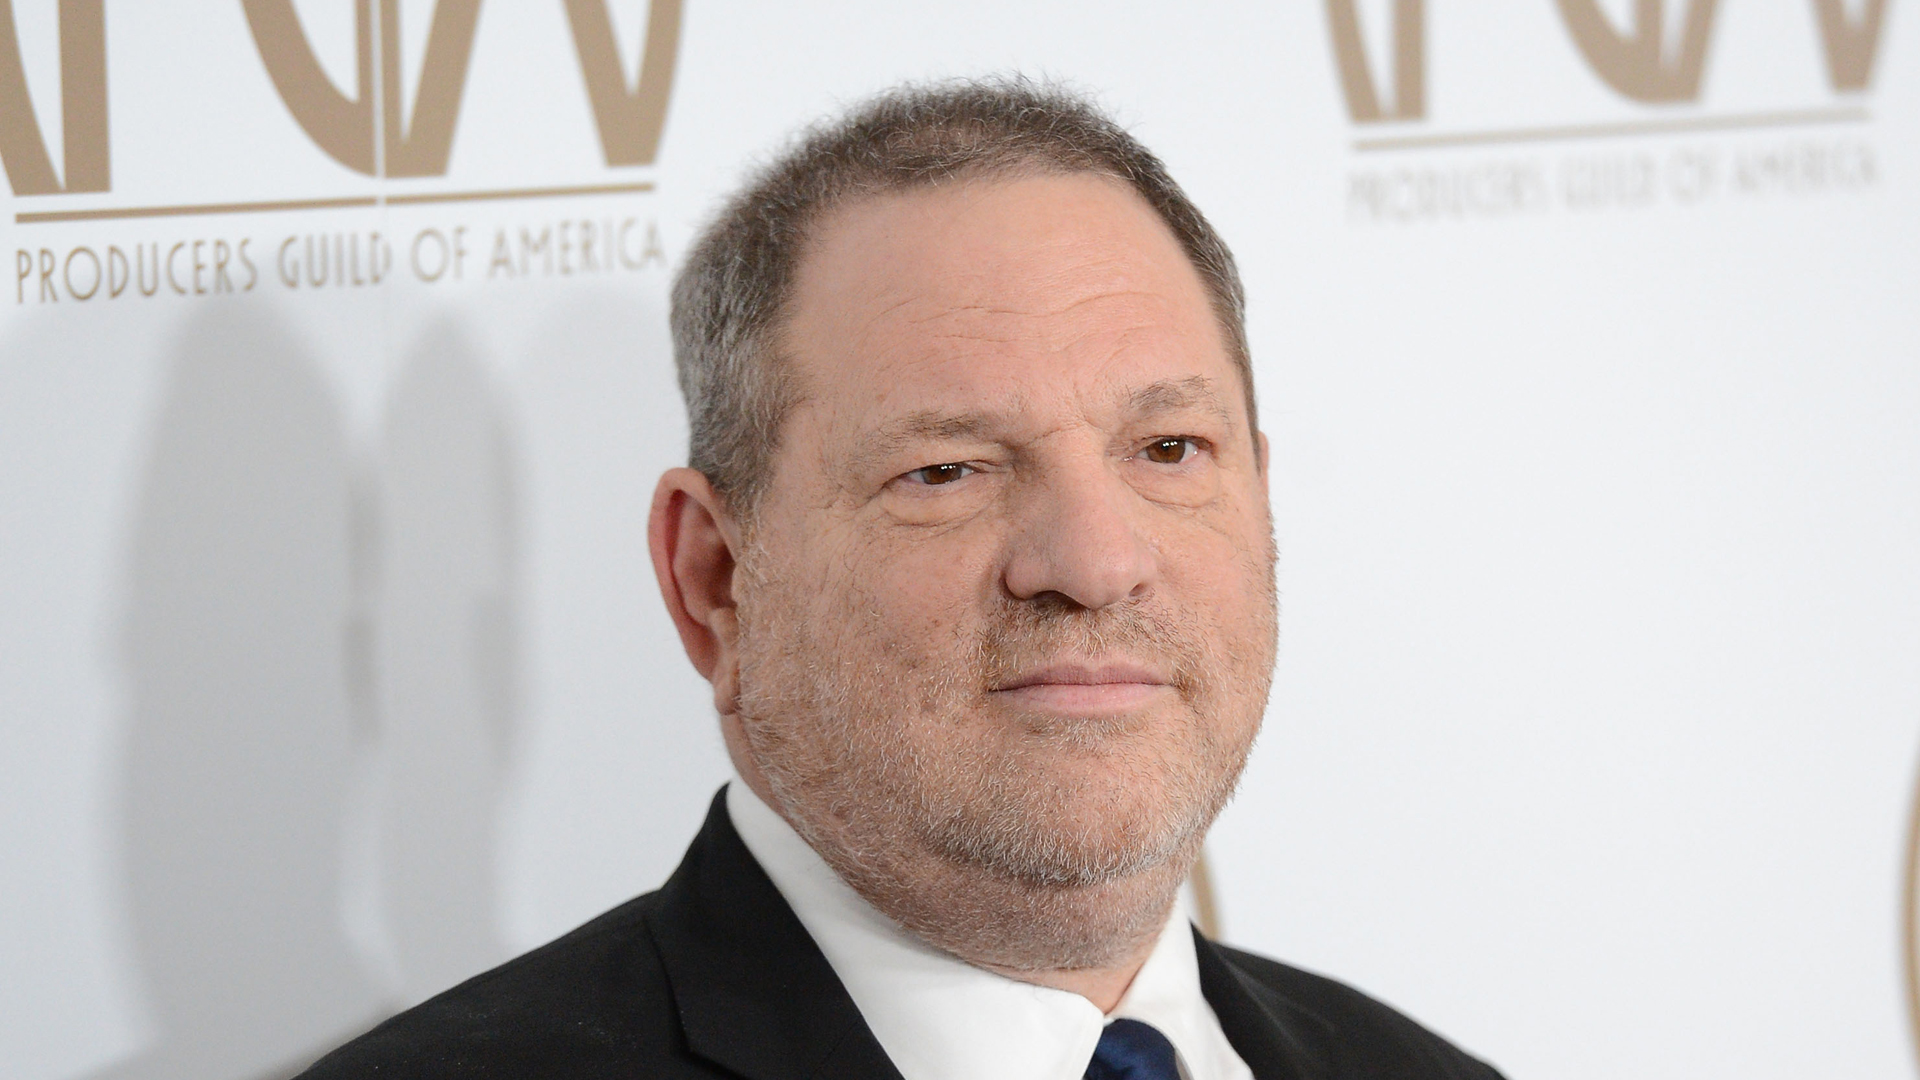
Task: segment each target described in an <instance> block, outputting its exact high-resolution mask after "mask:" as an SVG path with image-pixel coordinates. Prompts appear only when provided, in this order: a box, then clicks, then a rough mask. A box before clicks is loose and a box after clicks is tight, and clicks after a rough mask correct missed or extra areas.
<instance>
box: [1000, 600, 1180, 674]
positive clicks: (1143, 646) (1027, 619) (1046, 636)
mask: <svg viewBox="0 0 1920 1080" xmlns="http://www.w3.org/2000/svg"><path fill="white" fill-rule="evenodd" d="M1199 630H1200V627H1199V625H1198V624H1197V622H1196V621H1195V620H1194V619H1193V618H1192V617H1191V616H1187V615H1183V614H1180V613H1177V612H1172V611H1168V610H1166V609H1165V608H1163V607H1160V606H1157V605H1154V604H1152V603H1150V602H1147V601H1126V602H1123V603H1120V604H1115V605H1111V606H1109V607H1103V608H1098V609H1092V608H1085V607H1081V606H1080V605H1078V604H1076V603H1074V602H1073V601H1071V600H1068V599H1066V598H1065V597H1058V596H1057V594H1048V595H1046V596H1042V597H1037V598H1035V599H1033V600H1027V601H1014V600H1007V601H1004V602H1003V603H1001V604H1000V605H999V606H998V607H996V608H995V609H994V611H992V612H991V613H990V614H989V615H988V617H987V618H986V620H985V625H984V626H983V627H982V628H981V630H980V632H979V635H978V637H977V638H976V639H975V642H974V646H973V664H972V668H973V670H972V672H970V674H971V675H975V676H979V677H982V678H984V680H985V681H984V683H983V685H994V684H997V683H1000V682H1005V681H1007V680H1009V679H1012V678H1014V677H1016V676H1018V675H1020V674H1022V673H1023V672H1027V671H1031V670H1033V669H1034V668H1036V667H1040V666H1042V665H1045V664H1049V663H1054V662H1058V661H1060V660H1063V659H1068V658H1074V659H1087V658H1099V657H1127V658H1130V659H1135V660H1142V661H1151V662H1152V663H1154V664H1155V665H1157V666H1159V667H1162V668H1164V669H1165V670H1166V672H1167V674H1168V682H1169V685H1171V686H1172V687H1173V688H1174V689H1175V690H1176V691H1178V692H1179V693H1180V694H1182V695H1183V696H1184V695H1187V694H1189V693H1190V692H1192V691H1194V690H1196V689H1198V688H1199V686H1200V683H1201V682H1202V681H1203V678H1204V674H1203V673H1204V672H1205V671H1206V670H1207V666H1208V665H1207V660H1208V653H1209V649H1208V647H1207V645H1206V643H1205V642H1206V639H1205V637H1204V636H1203V635H1202V634H1201V633H1200V632H1199Z"/></svg>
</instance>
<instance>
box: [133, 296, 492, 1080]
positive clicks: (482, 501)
mask: <svg viewBox="0 0 1920 1080" xmlns="http://www.w3.org/2000/svg"><path fill="white" fill-rule="evenodd" d="M458 346H459V343H458V342H457V340H455V339H453V338H452V337H451V336H450V335H447V334H441V335H439V336H437V337H435V338H432V339H430V340H429V341H427V342H426V343H425V344H424V345H423V346H422V349H421V350H420V351H419V353H418V354H417V355H416V357H415V358H414V361H413V363H412V364H411V365H410V366H409V368H408V371H407V374H406V375H405V376H404V377H403V378H402V380H401V382H400V384H399V386H398V388H397V391H396V394H395V396H394V410H393V412H392V414H391V416H390V419H389V422H388V424H387V428H386V432H385V439H384V442H385V450H384V452H383V453H382V456H381V458H380V460H379V462H378V464H377V466H376V469H375V473H376V475H377V477H378V479H377V480H375V481H373V482H372V483H371V484H367V485H364V486H362V488H361V496H360V497H359V498H356V496H355V486H356V485H355V481H354V479H353V473H354V470H353V466H352V455H351V452H350V449H349V447H348V445H347V440H346V436H345V434H344V425H343V422H342V418H341V416H340V413H339V410H338V408H337V406H336V404H335V402H334V400H333V398H332V395H331V394H330V392H329V389H328V387H327V385H326V382H325V380H324V378H323V376H322V374H321V372H320V371H319V369H318V368H317V367H316V365H315V364H314V362H313V361H312V360H311V359H310V358H309V357H308V356H307V355H306V353H305V351H304V349H303V348H302V346H301V345H300V343H299V341H298V340H297V339H296V338H295V337H294V335H293V334H292V332H291V331H289V330H288V329H287V328H286V327H285V326H284V325H282V324H281V323H279V322H278V321H277V320H275V319H274V318H272V317H270V316H269V315H267V314H265V313H263V312H261V311H259V310H257V309H250V308H240V307H238V306H236V307H231V308H227V309H225V310H222V311H220V312H218V313H217V314H208V315H204V316H202V317H199V318H197V319H196V320H194V321H193V322H192V323H190V324H189V326H188V327H187V329H186V330H185V332H184V333H183V334H182V336H181V338H180V340H179V342H178V344H177V347H176V350H175V352H174V355H173V356H172V358H171V361H170V372H169V375H168V377H167V378H168V382H167V389H166V391H165V393H164V398H163V402H164V403H163V405H162V407H161V410H160V413H159V417H158V424H157V428H156V432H155V434H154V436H153V441H152V445H151V447H150V452H149V458H148V462H147V466H146V472H145V477H144V485H143V488H142V491H141V493H140V496H139V503H138V507H137V510H136V513H135V519H134V524H133V528H132V530H131V532H130V540H131V553H130V567H129V577H128V582H127V588H126V592H125V596H126V600H125V604H126V606H125V609H124V611H125V614H124V625H123V627H122V636H121V639H120V640H121V642H122V647H123V652H122V657H123V660H124V663H125V670H126V679H127V689H128V701H129V706H130V709H131V716H130V717H129V723H128V728H127V731H126V734H125V741H124V743H123V748H122V758H121V768H120V773H119V775H120V783H121V790H120V804H119V808H118V809H119V813H120V827H121V833H122V850H121V857H122V865H123V872H124V901H125V903H126V905H127V910H128V921H129V926H130V929H131V932H132V937H133V944H134V950H135V956H136V959H137V962H138V964H139V969H140V971H139V974H140V982H141V985H142V987H143V989H144V991H145V996H146V1001H147V1005H148V1010H149V1014H150V1016H151V1019H152V1021H153V1025H154V1027H155V1029H156V1034H155V1038H154V1040H153V1042H152V1044H151V1045H150V1046H149V1047H148V1048H147V1049H145V1050H143V1051H142V1052H141V1053H140V1054H138V1055H136V1056H135V1057H133V1058H131V1059H129V1060H127V1061H124V1062H121V1063H119V1064H117V1065H115V1066H113V1067H112V1068H110V1069H108V1070H105V1071H103V1072H101V1073H98V1074H96V1076H98V1077H100V1078H102V1080H108V1078H110V1080H172V1078H179V1080H261V1078H266V1077H277V1076H285V1075H288V1074H290V1073H292V1072H295V1071H297V1070H298V1068H300V1067H301V1066H303V1065H304V1064H305V1063H306V1062H307V1061H309V1060H310V1059H311V1058H313V1057H314V1056H316V1055H317V1054H319V1053H321V1052H324V1051H325V1050H326V1049H328V1048H330V1047H331V1046H332V1045H334V1044H336V1043H338V1042H339V1041H341V1040H343V1039H345V1038H347V1037H349V1036H351V1035H353V1034H355V1033H356V1032H358V1031H360V1030H362V1029H364V1028H365V1027H367V1026H369V1025H370V1024H371V1023H373V1022H374V1021H376V1020H378V1019H379V1018H380V1017H381V1016H383V1015H385V1014H387V1013H388V1012H390V1011H392V1009H393V1007H395V1006H397V1005H399V1004H402V1003H404V1002H408V1001H412V1000H417V999H418V998H420V997H424V996H426V995H427V994H429V993H431V992H433V991H435V990H438V989H441V988H444V987H445V986H446V985H449V984H451V983H452V982H454V981H457V980H458V979H459V978H461V977H463V976H465V975H467V974H471V973H472V972H474V971H477V970H479V969H480V968H483V967H485V966H487V965H488V964H490V963H493V962H495V961H496V960H497V959H498V958H499V953H500V950H499V947H498V945H497V943H496V936H495V934H494V932H493V929H492V927H493V919H494V910H495V907H496V904H495V891H496V890H495V887H494V882H493V876H492V875H493V871H492V867H493V835H494V819H495V817H496V811H495V807H496V805H497V803H498V787H499V780H498V776H499V774H500V773H501V772H502V771H503V766H504V754H505V752H506V749H507V746H508V744H509V740H508V738H507V735H508V729H509V727H510V725H511V719H512V716H513V707H512V701H513V698H512V686H511V679H510V677H509V673H510V672H511V671H512V670H513V667H514V663H513V652H514V649H513V634H512V618H513V612H514V606H513V602H512V582H513V580H514V575H513V572H512V567H513V563H514V553H513V549H512V544H511V543H510V538H511V528H510V522H511V519H512V513H511V511H512V503H511V491H510V487H509V484H508V479H507V478H508V476H509V473H510V468H509V466H508V444H507V441H506V439H505V436H504V429H503V427H502V426H501V424H500V422H499V419H498V412H497V409H496V408H495V405H494V402H493V398H492V397H491V395H490V393H489V392H488V389H487V383H486V381H485V379H484V377H483V375H482V374H481V372H480V369H479V367H478V365H477V364H476V363H475V362H474V361H473V359H472V357H471V356H470V355H469V354H467V353H465V352H464V351H463V350H461V349H460V348H459V347H458ZM369 488H371V489H372V490H371V497H370V498H369V497H367V496H368V494H369V492H368V489H369ZM370 511H372V512H374V513H373V514H371V515H370V514H369V512H370ZM370 516H371V520H369V518H370ZM376 553H379V554H380V556H381V557H380V558H379V559H378V560H374V559H373V557H374V555H375V554H376ZM370 560H372V561H370ZM369 762H371V763H372V766H371V772H372V774H373V775H374V776H375V777H376V778H377V781H378V782H377V783H375V784H372V785H369V784H366V783H364V782H362V780H360V779H356V778H364V776H365V775H366V774H367V772H368V763H369ZM356 799H358V800H360V801H361V802H363V803H371V804H372V805H371V806H368V805H362V806H358V807H355V806H351V805H349V804H350V803H351V802H353V801H354V800H356ZM356 817H359V818H369V817H370V818H371V819H372V820H373V821H375V822H376V826H375V828H374V829H373V830H372V832H373V837H372V839H371V843H372V844H373V845H374V847H375V848H376V850H375V851H374V852H370V853H367V852H363V853H358V854H359V856H360V857H358V858H356V853H354V852H350V851H349V850H348V847H349V843H350V840H349V838H350V837H351V836H352V835H353V831H352V830H350V829H349V827H348V826H349V822H350V821H352V820H353V819H355V818H356ZM350 859H351V860H353V861H355V862H357V863H361V864H371V865H373V866H375V867H376V868H377V869H376V871H375V877H376V881H375V883H374V892H375V894H376V896H377V898H378V904H377V912H378V914H377V916H376V917H377V919H378V921H379V922H380V923H381V932H382V933H381V936H382V937H383V938H384V941H385V943H386V945H387V946H388V947H389V949H390V953H391V955H390V956H388V957H384V958H379V957H375V958H369V957H368V956H366V955H364V950H362V951H358V952H357V951H356V949H355V947H354V944H353V943H352V942H351V941H350V940H349V937H348V935H347V933H346V930H345V928H344V927H345V921H344V918H343V909H344V906H345V905H344V902H343V881H344V872H345V867H346V866H347V865H348V862H349V860H350ZM382 959H384V960H385V961H386V962H385V963H381V962H379V961H380V960H382ZM396 969H397V972H398V980H399V985H397V986H395V985H392V984H393V982H394V978H395V975H394V971H395V970H396ZM375 972H381V974H382V975H384V977H380V976H377V975H376V974H375Z"/></svg>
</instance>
